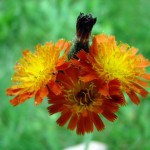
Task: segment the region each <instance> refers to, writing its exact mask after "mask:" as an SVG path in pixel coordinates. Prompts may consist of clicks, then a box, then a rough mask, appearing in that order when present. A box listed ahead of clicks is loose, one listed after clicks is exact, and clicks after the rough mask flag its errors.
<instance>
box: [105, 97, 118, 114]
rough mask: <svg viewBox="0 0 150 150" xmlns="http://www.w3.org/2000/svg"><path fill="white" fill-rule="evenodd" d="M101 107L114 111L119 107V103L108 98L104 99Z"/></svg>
mask: <svg viewBox="0 0 150 150" xmlns="http://www.w3.org/2000/svg"><path fill="white" fill-rule="evenodd" d="M103 109H104V110H105V109H107V110H110V111H111V112H116V111H118V109H119V105H118V104H117V103H114V101H112V100H111V99H110V100H105V101H104V104H103Z"/></svg>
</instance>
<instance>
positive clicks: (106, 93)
mask: <svg viewBox="0 0 150 150" xmlns="http://www.w3.org/2000/svg"><path fill="white" fill-rule="evenodd" d="M98 92H100V93H101V94H102V95H103V96H109V87H108V84H103V85H102V86H101V88H100V89H99V91H98Z"/></svg>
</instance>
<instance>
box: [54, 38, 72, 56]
mask: <svg viewBox="0 0 150 150" xmlns="http://www.w3.org/2000/svg"><path fill="white" fill-rule="evenodd" d="M56 46H57V47H59V49H60V50H65V52H66V53H68V51H69V50H70V47H71V42H68V41H65V40H63V39H60V40H59V41H58V42H57V43H56Z"/></svg>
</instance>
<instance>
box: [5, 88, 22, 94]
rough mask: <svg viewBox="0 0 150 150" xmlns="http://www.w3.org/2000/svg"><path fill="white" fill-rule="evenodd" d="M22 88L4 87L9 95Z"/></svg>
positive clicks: (16, 92)
mask: <svg viewBox="0 0 150 150" xmlns="http://www.w3.org/2000/svg"><path fill="white" fill-rule="evenodd" d="M21 90H22V88H8V89H6V94H7V95H9V96H13V95H17V94H18V93H19V92H20V91H21Z"/></svg>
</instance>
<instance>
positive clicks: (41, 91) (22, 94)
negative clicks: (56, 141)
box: [6, 40, 70, 106]
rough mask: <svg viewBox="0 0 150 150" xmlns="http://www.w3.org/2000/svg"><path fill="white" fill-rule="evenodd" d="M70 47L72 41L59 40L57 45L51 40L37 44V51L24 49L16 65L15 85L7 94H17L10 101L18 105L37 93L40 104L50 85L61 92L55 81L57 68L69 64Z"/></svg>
mask: <svg viewBox="0 0 150 150" xmlns="http://www.w3.org/2000/svg"><path fill="white" fill-rule="evenodd" d="M69 49H70V42H66V41H64V40H59V41H58V43H57V44H55V45H54V44H53V43H51V42H50V43H46V44H45V45H43V46H42V45H37V46H36V50H35V53H32V52H30V51H29V50H26V51H24V52H23V58H21V59H20V61H19V62H18V63H17V64H16V65H15V73H14V75H13V78H12V82H13V85H12V87H10V88H8V89H7V91H6V92H7V95H9V96H15V97H14V98H13V99H12V100H11V101H10V102H11V103H12V104H13V105H14V106H16V105H18V104H20V103H22V102H24V101H25V100H27V99H29V98H31V97H33V96H34V95H35V104H36V105H38V104H40V103H41V102H42V99H43V98H44V97H45V96H47V94H48V86H51V90H52V91H53V92H54V93H55V94H59V93H60V92H61V89H60V87H59V85H58V84H57V83H55V78H56V74H57V70H60V69H63V68H65V67H66V66H67V63H66V62H65V61H66V58H67V52H68V50H69ZM63 50H64V55H63V57H61V56H60V54H61V52H63Z"/></svg>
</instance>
